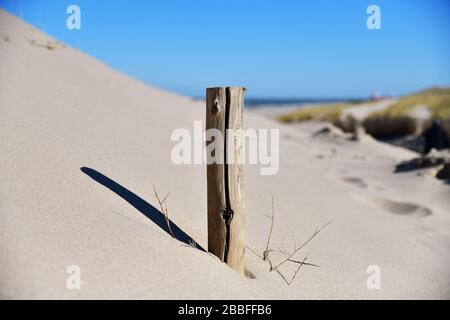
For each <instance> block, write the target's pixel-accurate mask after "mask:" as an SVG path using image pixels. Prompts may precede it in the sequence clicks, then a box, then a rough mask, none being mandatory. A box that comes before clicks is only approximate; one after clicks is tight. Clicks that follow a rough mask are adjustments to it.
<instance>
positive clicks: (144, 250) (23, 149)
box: [0, 11, 450, 299]
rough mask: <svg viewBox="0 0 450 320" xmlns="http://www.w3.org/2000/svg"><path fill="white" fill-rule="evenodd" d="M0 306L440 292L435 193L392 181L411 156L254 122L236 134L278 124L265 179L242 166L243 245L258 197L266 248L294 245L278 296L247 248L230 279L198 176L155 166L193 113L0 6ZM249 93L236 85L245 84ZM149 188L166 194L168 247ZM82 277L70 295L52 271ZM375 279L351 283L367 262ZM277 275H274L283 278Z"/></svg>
mask: <svg viewBox="0 0 450 320" xmlns="http://www.w3.org/2000/svg"><path fill="white" fill-rule="evenodd" d="M0 70H1V72H0V156H1V159H2V165H1V166H0V177H1V178H2V179H1V182H0V228H1V230H0V231H1V232H0V297H1V298H32V299H34V298H64V299H78V298H87V299H91V298H107V299H108V298H138V299H167V298H174V299H177V298H183V299H197V298H198V299H217V298H233V299H260V298H261V299H266V298H267V299H271V298H274V299H285V298H286V299H304V298H327V299H336V298H344V299H346V298H358V299H359V298H368V299H379V298H450V269H449V268H448V265H449V263H450V252H449V250H448V248H450V210H449V208H450V197H449V186H448V185H444V184H443V183H442V182H441V181H439V180H436V179H434V177H432V176H429V175H417V174H416V173H415V172H409V173H402V174H394V173H393V171H394V166H395V164H396V163H398V162H399V161H401V160H407V159H410V158H412V157H414V156H415V154H414V153H413V152H410V151H407V150H403V149H400V148H397V147H393V146H389V145H385V144H381V143H379V142H376V141H374V140H373V139H371V138H369V137H365V138H364V139H362V140H361V141H360V142H353V141H349V140H347V139H345V138H339V137H333V136H316V137H314V138H313V137H312V134H313V133H314V132H316V131H317V130H318V129H320V128H321V127H323V124H317V123H312V124H303V125H295V126H285V125H281V124H279V123H276V122H274V121H272V120H270V119H267V118H264V117H263V116H260V115H258V114H257V113H255V112H246V113H245V115H244V121H245V126H246V127H247V128H280V130H281V131H280V137H281V142H280V171H279V173H278V174H277V175H275V176H261V175H260V174H259V167H257V166H253V165H247V166H245V179H246V180H245V187H246V239H247V240H246V242H247V245H248V247H249V248H251V249H252V250H254V251H256V252H262V250H264V247H265V241H266V239H265V236H266V234H267V232H268V229H269V220H268V219H267V218H266V217H265V216H266V215H270V213H271V193H273V195H274V197H275V206H276V220H275V225H274V231H273V241H272V242H273V245H274V246H277V247H278V246H282V247H286V248H290V247H291V246H292V245H293V239H294V238H295V239H296V241H297V242H298V243H300V242H302V241H303V240H305V239H306V238H308V237H309V236H310V234H311V233H312V232H313V231H314V229H315V228H316V227H317V226H320V225H323V224H324V223H326V222H327V221H330V220H331V221H332V223H331V224H330V225H329V226H328V227H327V228H326V229H325V230H324V231H323V232H322V233H321V234H320V235H319V236H318V237H317V238H316V239H314V241H312V242H311V244H310V245H309V246H308V248H307V249H306V250H305V251H304V253H305V254H306V253H307V252H309V257H310V261H311V262H314V263H317V264H319V265H320V266H321V267H320V268H314V267H304V268H303V269H302V270H301V272H300V273H299V275H298V276H297V278H296V279H295V281H294V282H293V283H292V285H291V286H287V285H286V284H285V283H284V282H283V281H282V279H281V278H280V277H279V276H278V275H277V274H276V273H275V272H269V271H268V265H267V264H266V263H265V262H263V261H261V260H260V259H259V258H258V257H256V255H254V254H253V253H252V252H251V251H250V250H247V251H246V266H247V269H248V271H249V273H251V274H253V275H254V277H253V278H254V279H252V278H242V277H240V276H239V275H238V274H236V273H235V272H234V271H232V270H231V269H229V268H228V267H227V266H226V265H225V264H222V263H220V262H219V260H218V259H217V258H215V257H214V256H212V255H210V254H208V253H206V252H204V251H202V250H198V249H195V248H193V247H192V246H190V245H188V243H189V241H190V240H191V239H192V240H194V241H196V242H197V243H198V244H199V246H201V247H203V248H207V233H206V231H207V230H206V226H207V225H206V169H205V167H204V166H202V165H175V164H173V163H172V162H171V161H170V151H171V148H172V147H173V143H172V142H171V141H170V136H171V133H172V131H173V130H174V129H176V128H187V129H190V130H191V128H192V127H193V122H194V121H196V120H204V118H205V106H204V104H203V103H201V102H195V101H193V100H192V99H190V98H188V97H183V96H180V95H176V94H173V93H169V92H164V91H162V90H159V89H156V88H153V87H150V86H148V85H145V84H143V83H141V82H139V81H137V80H134V79H132V78H130V77H127V76H125V75H122V74H120V73H119V72H117V71H114V70H113V69H111V68H109V67H108V66H106V65H105V64H104V63H102V62H99V61H97V60H95V59H93V58H91V57H89V56H87V55H86V54H84V53H81V52H79V51H77V50H75V49H72V48H70V47H67V46H65V45H63V44H61V43H58V42H57V41H55V40H54V39H52V38H51V37H49V36H47V35H45V34H43V33H42V32H41V31H39V30H36V29H35V28H33V27H31V26H30V25H28V24H26V23H24V22H22V21H20V20H19V19H18V18H16V17H13V16H11V15H10V14H7V13H6V12H4V11H0ZM249 90H251V88H249ZM152 185H155V187H156V188H157V189H158V191H160V192H161V193H165V192H167V191H170V196H169V198H168V208H169V210H170V218H171V219H172V221H173V223H174V224H176V239H173V238H172V237H171V236H170V235H169V234H168V232H167V230H166V228H165V226H164V223H163V222H162V220H161V219H162V218H163V217H162V216H161V213H160V211H159V210H158V208H157V202H156V199H155V198H154V197H153V189H152ZM70 265H78V266H80V268H81V279H82V286H81V290H68V288H67V287H66V281H67V277H68V274H67V273H66V269H67V267H68V266H70ZM370 265H378V266H379V267H380V270H381V272H382V285H381V289H379V290H369V289H368V288H367V286H366V280H367V278H368V276H369V275H368V274H367V273H366V270H367V267H368V266H370ZM286 272H289V270H286Z"/></svg>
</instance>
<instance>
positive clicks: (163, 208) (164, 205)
mask: <svg viewBox="0 0 450 320" xmlns="http://www.w3.org/2000/svg"><path fill="white" fill-rule="evenodd" d="M153 192H154V193H155V194H154V196H155V197H156V200H157V201H158V204H159V207H160V208H161V211H162V213H163V214H164V218H165V219H166V224H167V228H168V229H169V232H170V235H171V236H172V238H175V235H174V234H173V231H172V227H171V226H170V219H169V210H167V202H166V199H167V197H168V196H169V192H168V193H167V194H166V196H165V197H164V199H163V200H161V198H160V197H159V195H158V192H157V191H156V188H155V186H154V185H153Z"/></svg>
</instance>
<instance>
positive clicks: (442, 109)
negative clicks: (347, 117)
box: [369, 88, 450, 120]
mask: <svg viewBox="0 0 450 320" xmlns="http://www.w3.org/2000/svg"><path fill="white" fill-rule="evenodd" d="M417 106H426V107H428V109H429V110H430V111H431V117H432V118H433V119H441V120H443V119H450V88H432V89H429V90H425V91H422V92H419V93H416V94H413V95H410V96H406V97H403V98H400V99H399V100H398V101H397V102H396V103H394V104H393V105H392V106H391V107H389V108H387V109H386V110H383V111H380V112H374V113H372V114H371V115H370V116H369V117H387V118H400V117H407V116H408V115H409V114H410V112H411V111H413V110H414V108H416V107H417Z"/></svg>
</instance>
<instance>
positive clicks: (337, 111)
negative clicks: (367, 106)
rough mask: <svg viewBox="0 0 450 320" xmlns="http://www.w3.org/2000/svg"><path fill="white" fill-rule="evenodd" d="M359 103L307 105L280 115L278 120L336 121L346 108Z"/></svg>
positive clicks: (287, 121)
mask: <svg viewBox="0 0 450 320" xmlns="http://www.w3.org/2000/svg"><path fill="white" fill-rule="evenodd" d="M357 104H358V103H355V102H353V103H339V104H328V105H321V106H314V107H306V108H302V109H299V110H296V111H292V112H289V113H287V114H283V115H281V116H278V117H277V120H278V121H280V122H284V123H289V122H300V121H312V120H315V121H329V122H335V121H337V120H338V119H339V117H340V115H341V114H342V112H343V111H344V110H345V109H347V108H350V107H355V106H356V105H357Z"/></svg>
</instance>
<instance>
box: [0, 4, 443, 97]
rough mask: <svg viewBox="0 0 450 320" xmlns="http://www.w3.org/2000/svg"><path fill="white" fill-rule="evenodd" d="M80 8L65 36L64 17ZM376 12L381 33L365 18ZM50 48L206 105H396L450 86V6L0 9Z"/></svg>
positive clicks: (39, 6)
mask: <svg viewBox="0 0 450 320" xmlns="http://www.w3.org/2000/svg"><path fill="white" fill-rule="evenodd" d="M70 4H76V5H78V6H80V8H81V14H82V16H81V20H82V22H81V23H82V25H81V30H72V31H71V30H68V29H67V28H66V19H67V17H68V14H67V13H66V8H67V6H69V5H70ZM370 4H377V5H379V6H380V7H381V21H382V30H372V31H371V30H368V29H367V27H366V19H367V16H368V15H367V14H366V8H367V7H368V6H369V5H370ZM0 6H1V7H3V8H5V9H7V10H8V11H10V12H12V13H14V14H15V15H18V16H20V15H21V16H22V18H23V19H24V20H26V21H28V22H29V23H31V24H33V25H35V26H36V27H38V28H40V29H43V30H44V31H46V32H47V33H49V34H51V35H53V36H54V37H56V38H58V39H60V40H62V41H64V42H66V43H68V44H69V45H71V46H75V47H78V48H80V49H81V50H83V51H85V52H87V53H89V54H90V55H93V56H95V57H97V58H98V59H101V60H103V61H105V62H106V63H108V64H109V65H111V66H113V67H114V68H116V69H118V70H121V71H123V72H125V73H128V74H130V75H132V76H134V77H137V78H139V79H141V80H143V81H145V82H148V83H151V84H154V85H156V86H159V87H162V88H165V89H169V90H173V91H177V92H180V93H183V94H189V95H192V96H202V95H203V94H204V90H205V88H206V87H208V86H215V85H244V86H246V87H247V88H248V89H249V91H248V96H249V97H281V98H283V97H284V98H287V97H293V98H297V97H300V98H301V97H304V98H306V97H308V98H332V97H365V96H367V95H369V94H370V93H372V92H374V91H378V92H381V93H383V94H392V95H399V94H405V93H408V92H411V91H416V90H418V89H422V88H426V87H429V86H434V85H441V86H443V85H449V84H450V43H449V42H450V0H409V1H397V0H371V1H365V0H342V1H335V0H309V1H306V0H305V1H300V0H297V1H282V0H281V1H280V0H278V1H264V0H259V1H256V0H255V1H244V0H240V1H234V0H226V1H214V0H209V1H203V0H191V1H187V0H183V1H182V0H180V1H172V0H163V1H150V0H147V1H144V0H142V1H140V0H126V1H125V0H114V1H112V0H108V1H107V0H70V1H66V0H59V1H54V0H0Z"/></svg>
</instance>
